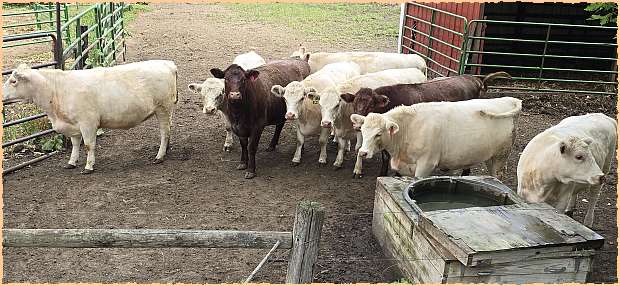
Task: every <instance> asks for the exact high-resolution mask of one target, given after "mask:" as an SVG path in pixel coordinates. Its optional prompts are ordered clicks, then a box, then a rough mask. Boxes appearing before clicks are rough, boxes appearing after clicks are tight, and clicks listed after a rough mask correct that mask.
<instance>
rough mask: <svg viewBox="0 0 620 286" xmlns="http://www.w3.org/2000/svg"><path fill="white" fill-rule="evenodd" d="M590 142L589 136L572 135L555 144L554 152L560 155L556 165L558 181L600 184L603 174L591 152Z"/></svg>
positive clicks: (603, 178) (603, 177) (602, 180)
mask: <svg viewBox="0 0 620 286" xmlns="http://www.w3.org/2000/svg"><path fill="white" fill-rule="evenodd" d="M591 144H592V139H591V138H587V137H586V138H578V137H574V136H571V137H569V138H568V139H565V140H563V141H560V142H559V143H556V144H555V146H554V148H555V151H554V152H557V153H556V154H559V157H560V161H559V165H558V166H559V168H558V176H559V177H558V180H559V181H560V182H562V183H563V184H568V183H579V184H589V185H600V184H602V183H603V182H604V181H605V174H603V171H602V170H601V168H600V167H599V165H598V164H597V163H596V161H595V159H594V155H593V154H592V149H591V148H592V147H591Z"/></svg>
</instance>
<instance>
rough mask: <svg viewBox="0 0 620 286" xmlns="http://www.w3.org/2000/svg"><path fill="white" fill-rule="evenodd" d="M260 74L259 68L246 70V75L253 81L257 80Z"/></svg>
mask: <svg viewBox="0 0 620 286" xmlns="http://www.w3.org/2000/svg"><path fill="white" fill-rule="evenodd" d="M259 74H260V72H258V71H257V70H249V71H247V72H246V76H247V77H248V78H249V79H250V80H251V81H255V80H256V79H257V78H258V75H259Z"/></svg>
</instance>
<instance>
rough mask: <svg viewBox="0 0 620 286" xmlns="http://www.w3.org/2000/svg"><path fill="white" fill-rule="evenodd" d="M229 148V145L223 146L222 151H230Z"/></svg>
mask: <svg viewBox="0 0 620 286" xmlns="http://www.w3.org/2000/svg"><path fill="white" fill-rule="evenodd" d="M231 149H232V148H230V146H224V152H230V151H231Z"/></svg>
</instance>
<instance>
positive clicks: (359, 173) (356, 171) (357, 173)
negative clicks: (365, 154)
mask: <svg viewBox="0 0 620 286" xmlns="http://www.w3.org/2000/svg"><path fill="white" fill-rule="evenodd" d="M356 150H357V148H356ZM355 154H357V156H356V158H355V167H353V178H354V179H360V178H362V177H363V176H364V172H363V167H362V162H363V161H364V159H363V158H362V157H361V156H360V155H359V153H358V152H357V151H356V152H355Z"/></svg>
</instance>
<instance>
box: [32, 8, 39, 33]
mask: <svg viewBox="0 0 620 286" xmlns="http://www.w3.org/2000/svg"><path fill="white" fill-rule="evenodd" d="M32 10H33V11H34V21H35V22H36V23H37V30H41V23H39V12H37V10H39V7H38V6H37V3H33V4H32Z"/></svg>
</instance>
